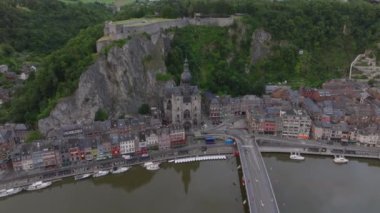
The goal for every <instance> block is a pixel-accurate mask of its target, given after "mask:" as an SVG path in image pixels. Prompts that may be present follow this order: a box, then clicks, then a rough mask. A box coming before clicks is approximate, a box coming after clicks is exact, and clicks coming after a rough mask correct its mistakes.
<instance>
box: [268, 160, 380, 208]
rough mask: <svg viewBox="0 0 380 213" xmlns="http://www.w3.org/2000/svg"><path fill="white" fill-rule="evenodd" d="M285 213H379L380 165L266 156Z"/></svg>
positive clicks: (367, 162) (280, 206)
mask: <svg viewBox="0 0 380 213" xmlns="http://www.w3.org/2000/svg"><path fill="white" fill-rule="evenodd" d="M264 158H265V163H266V166H267V169H268V173H269V176H270V179H271V180H272V185H273V188H274V191H275V194H276V199H277V202H278V204H279V208H280V210H281V213H298V212H301V213H303V212H307V213H330V212H331V213H379V212H380V184H379V183H380V161H379V160H358V159H350V162H348V164H345V165H337V164H334V163H333V161H332V157H311V156H306V159H305V161H303V162H295V161H291V160H289V155H268V154H266V155H264Z"/></svg>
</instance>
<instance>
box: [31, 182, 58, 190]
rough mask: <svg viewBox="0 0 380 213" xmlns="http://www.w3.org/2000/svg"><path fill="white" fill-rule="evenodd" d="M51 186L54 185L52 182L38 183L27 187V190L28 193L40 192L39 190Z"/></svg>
mask: <svg viewBox="0 0 380 213" xmlns="http://www.w3.org/2000/svg"><path fill="white" fill-rule="evenodd" d="M51 184H52V182H50V181H47V182H43V181H37V182H35V183H33V184H32V185H29V186H28V187H26V188H25V190H27V191H34V190H39V189H43V188H46V187H48V186H50V185H51Z"/></svg>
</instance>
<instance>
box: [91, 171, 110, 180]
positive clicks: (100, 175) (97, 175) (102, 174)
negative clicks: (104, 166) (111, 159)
mask: <svg viewBox="0 0 380 213" xmlns="http://www.w3.org/2000/svg"><path fill="white" fill-rule="evenodd" d="M109 173H110V172H109V171H105V170H99V171H97V172H95V173H94V174H93V175H92V177H94V178H96V177H102V176H106V175H108V174H109Z"/></svg>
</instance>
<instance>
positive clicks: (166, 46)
mask: <svg viewBox="0 0 380 213" xmlns="http://www.w3.org/2000/svg"><path fill="white" fill-rule="evenodd" d="M216 20H218V21H219V22H216V24H215V25H217V26H229V25H230V24H231V23H232V22H230V20H232V19H216ZM225 20H227V21H225ZM181 21H183V20H181ZM207 21H208V22H205V23H203V22H202V24H201V25H203V24H206V25H208V24H210V23H211V24H210V25H213V24H214V23H213V22H210V23H209V20H207ZM170 23H171V22H170ZM161 25H162V24H161ZM161 25H160V26H161ZM149 26H150V25H149ZM164 26H165V27H166V25H164ZM143 27H146V25H143ZM165 27H164V28H165ZM177 27H178V26H177ZM106 28H107V25H106ZM128 29H129V28H128ZM154 29H156V28H154ZM165 29H167V28H165ZM147 32H148V33H147ZM173 36H174V31H170V30H169V31H168V30H162V29H161V30H150V31H149V30H148V31H143V32H135V33H133V34H129V35H128V36H127V37H125V36H124V37H123V38H121V39H122V40H117V39H115V40H113V39H107V45H108V46H102V48H104V49H102V51H101V52H100V53H98V54H99V58H98V60H97V61H96V62H95V63H94V64H93V65H91V66H90V67H89V68H88V70H87V71H86V72H84V73H83V74H82V75H81V77H80V79H79V85H78V89H77V90H76V91H75V93H74V94H73V95H72V96H70V97H67V98H64V99H62V100H60V101H59V103H58V104H57V105H56V107H55V108H54V109H53V110H52V111H51V113H50V115H49V116H48V117H47V118H44V119H41V120H39V122H38V127H39V130H40V131H41V132H42V133H43V134H45V135H47V136H51V135H53V133H54V131H55V130H56V129H58V128H60V127H62V126H67V125H73V124H87V123H91V122H92V121H93V120H94V118H95V114H96V112H97V111H98V110H99V109H104V110H106V111H107V112H108V113H109V115H110V116H111V117H113V118H117V117H119V116H120V115H126V114H134V113H136V112H137V111H138V108H139V107H140V105H141V104H143V103H148V104H149V105H151V106H161V104H162V103H161V100H162V97H163V93H164V88H165V86H166V84H173V83H174V82H172V81H171V82H162V81H158V80H157V76H156V75H157V74H158V73H166V65H165V58H166V56H167V54H168V52H169V51H170V48H171V41H172V39H173ZM270 37H271V36H270V34H269V33H266V32H265V31H263V30H257V31H255V32H254V33H253V35H252V42H251V56H250V57H251V59H252V62H253V63H255V62H256V61H258V60H260V59H262V58H263V57H265V56H266V55H267V54H268V53H269V47H270V45H269V42H270ZM99 41H100V43H102V45H103V44H105V43H104V41H105V40H104V37H103V38H102V39H100V40H99ZM99 41H98V44H99ZM124 42H126V43H125V44H124ZM121 44H123V45H121Z"/></svg>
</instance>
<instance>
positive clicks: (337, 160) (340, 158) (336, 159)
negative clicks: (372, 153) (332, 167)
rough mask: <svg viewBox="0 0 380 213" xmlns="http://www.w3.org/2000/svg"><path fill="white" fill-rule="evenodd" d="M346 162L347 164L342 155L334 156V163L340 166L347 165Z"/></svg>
mask: <svg viewBox="0 0 380 213" xmlns="http://www.w3.org/2000/svg"><path fill="white" fill-rule="evenodd" d="M347 162H348V159H347V158H345V157H344V156H343V155H338V156H337V155H335V156H334V163H337V164H342V163H347Z"/></svg>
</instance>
